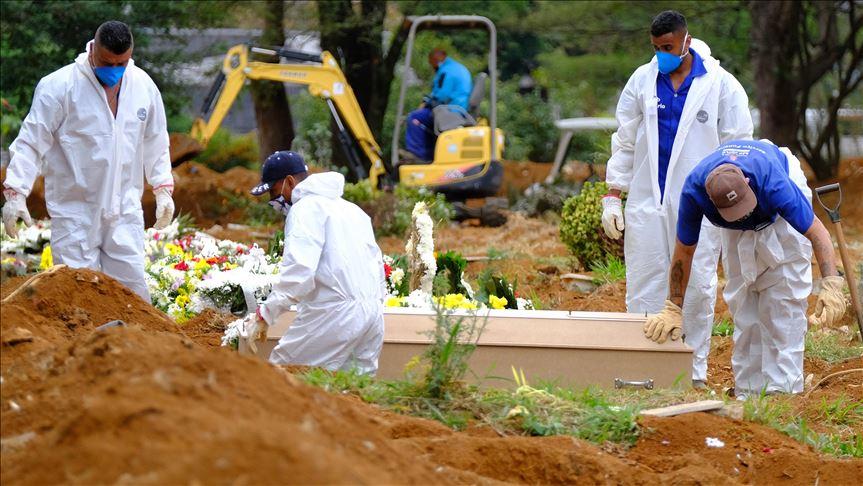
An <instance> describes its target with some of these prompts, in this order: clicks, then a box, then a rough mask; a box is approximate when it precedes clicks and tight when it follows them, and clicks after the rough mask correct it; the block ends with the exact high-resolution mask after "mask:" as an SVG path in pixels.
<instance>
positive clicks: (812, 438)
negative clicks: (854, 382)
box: [743, 394, 863, 458]
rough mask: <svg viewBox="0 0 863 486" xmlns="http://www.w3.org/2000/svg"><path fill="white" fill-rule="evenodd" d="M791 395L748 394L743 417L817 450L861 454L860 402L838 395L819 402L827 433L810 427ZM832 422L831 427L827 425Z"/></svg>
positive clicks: (862, 416) (853, 455)
mask: <svg viewBox="0 0 863 486" xmlns="http://www.w3.org/2000/svg"><path fill="white" fill-rule="evenodd" d="M791 400H792V397H790V396H787V395H766V394H761V395H759V396H755V397H750V398H749V399H747V400H746V401H745V402H744V403H743V418H744V419H746V420H749V421H752V422H756V423H759V424H762V425H766V426H768V427H772V428H774V429H776V430H778V431H780V432H782V433H784V434H786V435H788V436H789V437H791V438H792V439H794V440H796V441H798V442H801V443H803V444H806V445H809V446H811V447H812V448H814V449H815V450H818V451H820V452H823V453H826V454H831V455H835V456H842V457H855V458H863V434H861V433H860V430H861V427H860V424H861V423H863V420H861V418H863V404H860V403H857V402H853V401H850V400H848V399H847V397H845V396H844V395H843V396H840V397H839V398H837V399H835V400H833V401H829V402H828V401H826V400H824V401H823V402H822V405H821V406H820V407H819V408H820V413H821V415H822V417H823V418H824V423H822V425H827V426H828V428H829V429H830V430H831V432H830V433H822V432H817V431H815V430H813V429H812V428H811V427H810V424H809V422H807V420H806V419H805V418H804V417H801V416H799V415H798V414H796V413H795V412H794V410H793V407H792V406H791ZM831 424H833V425H835V426H834V427H829V426H830V425H831Z"/></svg>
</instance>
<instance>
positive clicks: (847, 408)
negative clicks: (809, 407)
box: [818, 393, 863, 426]
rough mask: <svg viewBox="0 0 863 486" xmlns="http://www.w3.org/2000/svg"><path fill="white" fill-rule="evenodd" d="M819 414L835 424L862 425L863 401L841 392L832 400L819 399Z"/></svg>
mask: <svg viewBox="0 0 863 486" xmlns="http://www.w3.org/2000/svg"><path fill="white" fill-rule="evenodd" d="M818 408H819V410H820V412H821V416H822V417H823V418H824V419H825V420H827V421H828V422H830V423H833V424H836V425H849V426H850V425H857V424H859V425H863V403H861V402H858V401H856V400H854V399H852V398H849V397H848V395H846V394H844V393H843V394H841V395H839V396H838V397H836V398H835V399H833V400H830V401H828V400H827V398H822V399H821V404H820V405H819V407H818Z"/></svg>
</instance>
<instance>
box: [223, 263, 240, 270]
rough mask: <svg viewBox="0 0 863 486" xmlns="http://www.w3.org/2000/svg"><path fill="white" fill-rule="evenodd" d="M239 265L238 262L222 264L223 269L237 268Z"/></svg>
mask: <svg viewBox="0 0 863 486" xmlns="http://www.w3.org/2000/svg"><path fill="white" fill-rule="evenodd" d="M237 267H238V265H237V264H236V263H231V262H225V263H223V264H222V270H231V269H233V268H237Z"/></svg>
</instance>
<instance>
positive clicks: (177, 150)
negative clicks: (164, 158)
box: [170, 133, 204, 167]
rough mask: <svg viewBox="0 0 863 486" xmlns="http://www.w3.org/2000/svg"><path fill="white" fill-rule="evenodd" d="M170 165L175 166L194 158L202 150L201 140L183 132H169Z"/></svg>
mask: <svg viewBox="0 0 863 486" xmlns="http://www.w3.org/2000/svg"><path fill="white" fill-rule="evenodd" d="M170 147H171V149H170V150H171V167H177V166H179V165H180V164H182V163H183V162H186V161H189V160H192V159H194V158H195V157H196V156H197V155H198V154H200V153H201V152H203V151H204V146H203V145H201V142H199V141H198V140H196V139H195V138H193V137H191V136H189V135H187V134H185V133H172V134H170Z"/></svg>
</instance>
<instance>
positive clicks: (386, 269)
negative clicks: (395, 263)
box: [384, 263, 393, 278]
mask: <svg viewBox="0 0 863 486" xmlns="http://www.w3.org/2000/svg"><path fill="white" fill-rule="evenodd" d="M391 273H393V267H391V266H389V265H387V264H386V263H384V276H386V278H390V274H391Z"/></svg>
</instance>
